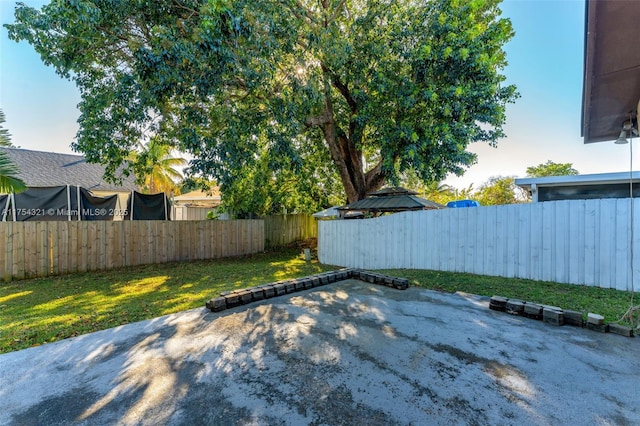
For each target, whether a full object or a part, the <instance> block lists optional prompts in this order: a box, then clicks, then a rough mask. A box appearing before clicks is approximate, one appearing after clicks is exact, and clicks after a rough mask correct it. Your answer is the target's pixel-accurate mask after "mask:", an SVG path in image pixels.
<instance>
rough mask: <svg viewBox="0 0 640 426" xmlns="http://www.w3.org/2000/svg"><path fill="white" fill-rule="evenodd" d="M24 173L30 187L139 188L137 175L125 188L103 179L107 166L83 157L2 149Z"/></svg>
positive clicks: (130, 189) (126, 181)
mask: <svg viewBox="0 0 640 426" xmlns="http://www.w3.org/2000/svg"><path fill="white" fill-rule="evenodd" d="M0 150H2V151H3V152H5V153H6V154H7V156H8V157H9V158H10V159H11V161H13V162H14V163H15V164H16V165H17V166H18V169H19V170H20V173H19V175H18V176H19V177H20V178H21V179H22V180H23V181H24V182H25V183H26V184H27V186H28V187H51V186H61V185H78V186H81V187H83V188H86V189H91V190H98V191H133V190H136V189H138V187H137V185H136V184H135V178H134V177H133V176H128V177H124V178H123V180H122V185H114V184H112V183H108V182H106V181H105V180H104V179H103V175H104V167H103V166H101V165H100V164H89V163H87V162H86V161H85V159H84V157H83V156H81V155H72V154H58V153H55V152H42V151H30V150H27V149H18V148H0Z"/></svg>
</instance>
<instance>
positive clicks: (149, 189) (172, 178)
mask: <svg viewBox="0 0 640 426" xmlns="http://www.w3.org/2000/svg"><path fill="white" fill-rule="evenodd" d="M171 154H172V153H171V147H170V146H169V145H166V144H163V143H162V142H160V141H159V140H158V139H155V138H153V139H151V141H149V143H148V144H147V145H146V146H145V147H143V148H142V150H141V152H139V153H137V152H136V153H132V156H131V158H130V160H133V162H134V163H137V164H136V169H137V170H138V172H139V174H142V177H140V178H141V179H142V182H143V191H144V192H146V193H148V194H157V193H159V192H164V193H167V194H173V193H175V192H176V191H177V190H178V187H177V185H176V181H179V180H181V179H182V173H180V172H179V171H178V170H176V169H175V168H176V167H180V166H186V165H187V160H185V159H184V158H181V157H177V158H176V157H172V156H171Z"/></svg>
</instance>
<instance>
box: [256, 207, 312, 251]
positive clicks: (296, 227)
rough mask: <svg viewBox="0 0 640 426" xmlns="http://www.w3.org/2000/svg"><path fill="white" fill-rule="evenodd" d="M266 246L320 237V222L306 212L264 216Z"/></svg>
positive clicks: (276, 245)
mask: <svg viewBox="0 0 640 426" xmlns="http://www.w3.org/2000/svg"><path fill="white" fill-rule="evenodd" d="M264 234H265V235H264V236H265V246H266V248H271V247H278V246H284V245H287V244H289V243H292V242H294V241H302V240H308V239H310V238H317V237H318V224H317V221H316V220H315V219H314V218H313V216H309V215H306V214H287V215H274V216H268V217H265V218H264Z"/></svg>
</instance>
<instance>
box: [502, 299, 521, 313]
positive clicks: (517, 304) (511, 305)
mask: <svg viewBox="0 0 640 426" xmlns="http://www.w3.org/2000/svg"><path fill="white" fill-rule="evenodd" d="M524 304H525V302H523V301H522V300H517V299H509V300H508V301H507V304H506V306H505V311H506V312H507V313H508V314H511V315H521V314H522V313H523V312H524Z"/></svg>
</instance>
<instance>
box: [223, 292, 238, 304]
mask: <svg viewBox="0 0 640 426" xmlns="http://www.w3.org/2000/svg"><path fill="white" fill-rule="evenodd" d="M224 300H225V302H226V304H227V308H234V307H236V306H239V305H240V296H239V295H238V293H229V294H226V295H225V296H224Z"/></svg>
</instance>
